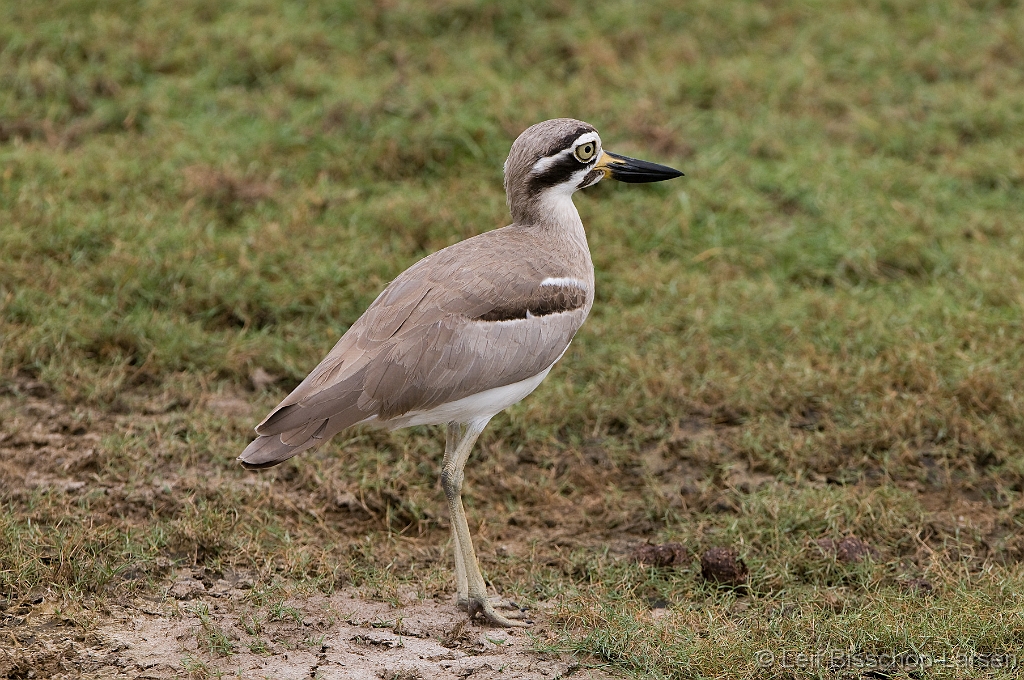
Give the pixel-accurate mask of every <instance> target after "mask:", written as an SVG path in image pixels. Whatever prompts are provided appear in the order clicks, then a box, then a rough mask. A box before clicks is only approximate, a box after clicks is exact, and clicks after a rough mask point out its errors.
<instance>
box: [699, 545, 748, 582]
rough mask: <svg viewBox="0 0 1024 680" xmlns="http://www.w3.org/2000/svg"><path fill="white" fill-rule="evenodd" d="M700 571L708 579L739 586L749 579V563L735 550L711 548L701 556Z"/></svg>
mask: <svg viewBox="0 0 1024 680" xmlns="http://www.w3.org/2000/svg"><path fill="white" fill-rule="evenodd" d="M700 573H701V575H702V576H703V577H704V578H705V579H706V580H708V581H714V582H716V583H722V584H725V585H731V586H738V585H740V584H742V583H745V582H746V580H747V574H748V573H749V572H748V571H747V565H746V563H744V562H743V560H742V559H740V557H739V555H738V554H737V553H736V552H735V551H734V550H729V549H728V548H711V549H710V550H708V551H707V552H705V553H704V554H703V555H701V557H700Z"/></svg>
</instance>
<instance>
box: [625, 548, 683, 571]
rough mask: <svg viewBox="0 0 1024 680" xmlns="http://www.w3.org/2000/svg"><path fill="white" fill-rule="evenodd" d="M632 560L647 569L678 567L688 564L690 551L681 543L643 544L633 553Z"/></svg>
mask: <svg viewBox="0 0 1024 680" xmlns="http://www.w3.org/2000/svg"><path fill="white" fill-rule="evenodd" d="M633 559H634V560H636V561H637V562H638V563H640V564H643V565H646V566H649V567H680V566H683V565H686V564H689V562H690V551H689V550H687V549H686V546H685V545H683V544H682V543H664V544H662V545H653V544H651V543H644V544H643V545H640V546H637V548H636V550H634V551H633Z"/></svg>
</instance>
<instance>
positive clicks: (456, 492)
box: [441, 418, 526, 628]
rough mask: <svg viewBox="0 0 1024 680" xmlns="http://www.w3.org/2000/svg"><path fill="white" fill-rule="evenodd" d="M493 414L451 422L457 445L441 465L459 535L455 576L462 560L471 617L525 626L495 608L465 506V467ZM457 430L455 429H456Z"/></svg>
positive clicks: (452, 437) (454, 532)
mask: <svg viewBox="0 0 1024 680" xmlns="http://www.w3.org/2000/svg"><path fill="white" fill-rule="evenodd" d="M488 420H490V418H482V419H479V420H474V421H472V422H470V423H468V424H467V425H465V426H463V425H459V424H455V423H451V424H449V425H448V439H449V443H451V442H452V440H454V446H451V447H446V451H445V454H444V463H442V465H441V487H442V488H443V489H444V494H445V496H446V497H447V498H448V509H449V511H450V513H451V522H452V535H453V536H454V537H455V541H454V542H455V551H456V555H455V577H456V579H459V578H460V575H459V560H460V559H461V560H462V565H463V571H464V573H465V578H466V595H467V602H466V605H467V607H466V608H467V610H468V611H469V617H470V618H473V617H474V616H476V615H477V614H481V615H483V617H484V618H485V619H487V621H489V622H490V623H493V624H494V625H496V626H504V627H506V628H509V627H512V626H525V625H526V624H525V623H524V622H522V621H513V620H510V619H507V618H505V617H504V616H502V615H501V614H499V613H498V612H496V611H494V605H493V604H491V602H490V601H489V600H488V599H487V586H486V584H485V583H484V577H483V575H482V574H481V573H480V565H479V564H478V563H477V561H476V552H475V551H474V550H473V540H472V539H471V538H470V536H469V522H467V521H466V510H465V508H464V507H463V506H462V482H463V479H465V474H464V470H465V467H466V461H467V460H469V454H470V452H471V451H472V450H473V444H475V443H476V439H477V437H479V436H480V433H481V432H483V429H484V427H486V426H487V421H488ZM453 430H455V431H454V432H453ZM461 588H462V584H461V583H459V589H460V592H459V596H460V598H461V595H462V592H461Z"/></svg>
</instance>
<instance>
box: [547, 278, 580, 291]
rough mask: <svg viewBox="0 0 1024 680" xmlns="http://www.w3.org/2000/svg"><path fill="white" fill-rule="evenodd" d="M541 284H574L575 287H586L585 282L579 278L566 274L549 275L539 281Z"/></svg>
mask: <svg viewBox="0 0 1024 680" xmlns="http://www.w3.org/2000/svg"><path fill="white" fill-rule="evenodd" d="M540 285H542V286H576V287H577V288H582V289H583V290H586V289H587V284H586V283H584V282H583V281H580V280H579V279H574V278H571V277H567V276H558V277H554V276H549V277H548V278H546V279H544V280H543V281H541V282H540Z"/></svg>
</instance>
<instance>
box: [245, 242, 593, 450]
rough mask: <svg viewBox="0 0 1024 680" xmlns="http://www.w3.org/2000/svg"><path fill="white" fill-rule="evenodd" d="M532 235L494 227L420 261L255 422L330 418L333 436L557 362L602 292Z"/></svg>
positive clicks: (267, 428)
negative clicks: (516, 235) (569, 273)
mask: <svg viewBox="0 0 1024 680" xmlns="http://www.w3.org/2000/svg"><path fill="white" fill-rule="evenodd" d="M501 231H505V230H499V232H501ZM498 236H504V238H497V237H498ZM523 245H524V244H523V243H522V242H521V241H509V239H508V235H507V234H505V235H502V234H499V233H498V232H488V233H486V234H483V235H481V236H478V237H475V238H473V239H468V240H466V241H463V242H461V243H457V244H455V245H454V246H451V247H449V248H446V249H444V250H441V251H438V252H437V253H434V254H433V255H431V256H429V257H427V258H424V259H423V260H421V261H420V262H418V263H417V264H415V265H413V266H412V267H410V268H409V269H408V270H406V271H405V272H403V273H402V274H401V275H400V276H399V277H398V278H396V279H395V280H394V281H393V282H392V283H391V284H390V285H389V286H388V287H387V288H386V289H385V290H384V292H383V293H381V295H380V296H378V298H377V299H376V300H375V301H374V302H373V304H371V305H370V307H369V308H368V309H367V310H366V312H365V313H364V314H363V316H361V317H360V318H359V319H358V320H357V321H356V322H355V323H354V324H353V325H352V327H351V328H350V329H349V330H348V332H346V333H345V335H344V336H343V337H342V338H341V340H339V341H338V344H337V345H335V347H334V349H333V350H331V352H330V354H328V355H327V357H325V358H324V360H323V361H322V362H321V363H320V364H319V365H318V366H317V367H316V368H315V369H314V370H313V372H312V373H310V374H309V376H308V377H307V378H306V379H305V380H304V381H303V382H302V383H301V384H300V385H299V386H298V387H297V388H296V389H295V390H294V391H293V392H292V393H291V394H290V395H288V397H287V398H285V400H284V401H282V402H281V404H280V405H279V406H278V407H277V408H276V409H275V410H274V411H273V412H272V413H271V414H270V415H268V416H267V418H266V419H265V420H264V421H263V422H262V423H260V425H259V426H258V427H257V428H256V431H257V432H258V433H259V434H260V435H274V434H281V435H282V439H283V440H287V439H292V438H295V439H296V440H297V439H298V438H306V437H310V436H313V434H314V433H316V432H317V430H316V428H320V427H321V425H320V423H321V422H323V421H327V420H330V423H329V425H327V426H324V429H322V430H319V432H318V433H319V434H320V435H322V436H324V437H329V436H331V435H332V434H334V433H335V432H337V431H340V430H341V429H344V428H345V427H348V426H349V425H352V424H355V423H357V422H360V421H362V420H365V419H366V418H368V417H371V416H374V415H376V416H377V417H378V418H379V419H380V420H385V421H386V420H388V419H390V418H394V417H396V416H400V415H402V414H404V413H408V412H410V411H418V410H426V409H430V408H433V407H435V406H439V405H441V404H444V403H447V402H451V401H455V400H457V399H462V398H463V397H468V396H471V395H473V394H477V393H479V392H483V391H484V390H488V389H492V388H495V387H502V386H505V385H510V384H512V383H516V382H519V381H521V380H525V379H527V378H530V377H532V376H535V375H537V374H538V373H541V372H542V371H544V370H545V369H547V368H548V367H549V366H551V364H553V363H554V362H555V361H557V360H558V358H559V357H560V356H561V355H562V353H563V352H564V351H565V348H566V347H567V346H568V344H569V342H570V341H571V340H572V338H573V335H575V333H576V331H577V330H578V329H579V327H580V326H581V325H582V323H583V321H584V319H585V318H586V316H587V313H588V312H589V311H590V306H591V304H592V303H593V293H592V291H588V290H587V289H586V287H585V284H581V283H580V282H575V281H574V280H572V279H568V278H564V277H565V272H566V267H565V265H564V263H562V262H559V261H558V260H557V258H556V257H555V256H553V255H550V254H545V253H544V252H538V251H536V250H534V251H532V252H531V253H530V257H529V258H526V259H524V258H523V256H522V253H523ZM552 279H553V280H552ZM545 281H546V282H547V283H545ZM542 284H543V285H542ZM307 430H309V431H308V432H307ZM292 433H294V435H293V436H292ZM286 443H287V442H286ZM296 443H297V442H296Z"/></svg>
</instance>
